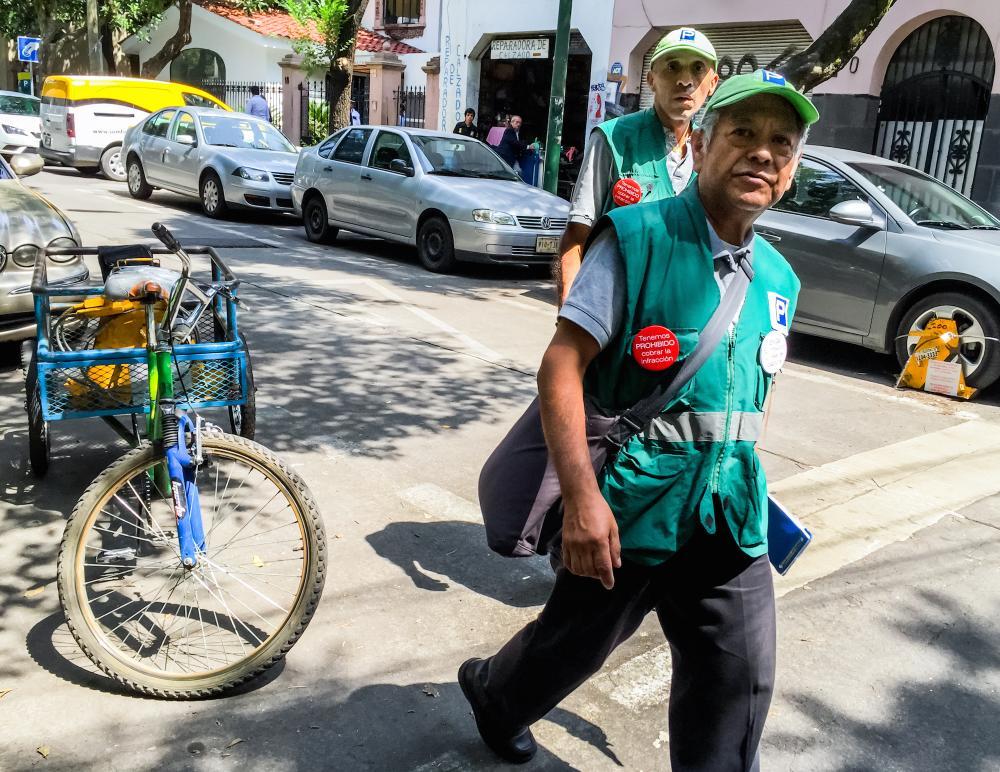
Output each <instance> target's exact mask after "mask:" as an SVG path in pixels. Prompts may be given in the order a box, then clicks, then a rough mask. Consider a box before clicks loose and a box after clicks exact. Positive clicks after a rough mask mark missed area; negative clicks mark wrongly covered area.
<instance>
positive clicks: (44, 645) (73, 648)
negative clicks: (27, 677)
mask: <svg viewBox="0 0 1000 772" xmlns="http://www.w3.org/2000/svg"><path fill="white" fill-rule="evenodd" d="M24 642H25V648H26V649H27V651H28V655H29V656H30V657H31V658H32V660H34V662H35V663H36V664H37V665H38V666H39V667H41V668H42V669H44V670H46V671H47V672H49V673H51V674H52V675H54V676H55V677H56V678H59V679H61V680H63V681H66V682H67V683H71V684H73V685H75V686H81V687H83V688H85V689H93V690H94V691H99V692H104V693H106V694H117V695H120V696H124V697H135V698H138V699H159V698H155V697H151V696H148V695H142V694H138V693H137V692H133V691H130V690H128V689H127V688H125V686H124V685H122V684H121V683H119V682H118V681H116V680H115V679H114V678H111V677H110V676H108V675H106V674H105V673H104V672H103V671H101V670H100V669H99V668H98V667H97V666H96V665H95V664H94V663H93V662H91V661H90V659H89V658H88V657H87V655H86V654H84V653H83V650H82V649H81V648H80V646H79V644H78V643H77V642H76V639H75V638H74V637H73V634H72V633H71V632H70V630H69V627H68V626H67V624H66V618H65V616H64V615H63V612H62V611H56V612H55V613H52V614H49V615H48V616H47V617H45V618H43V619H42V620H40V621H39V622H37V623H36V624H35V625H34V627H32V628H31V629H30V630H29V631H28V634H27V636H25V641H24ZM284 668H285V660H283V659H282V660H279V661H278V662H277V663H276V664H275V665H274V666H272V667H271V668H269V669H268V670H266V671H264V672H263V673H261V674H260V675H259V676H258V677H257V678H254V679H252V680H250V681H249V682H248V683H245V684H241V685H240V686H239V687H238V688H236V689H233V690H232V691H230V692H227V693H226V694H225V695H224V696H225V697H234V696H237V695H240V694H248V693H250V692H254V691H257V690H258V689H261V688H263V687H265V686H267V685H268V684H269V683H271V682H272V681H274V680H275V679H276V678H278V677H279V676H280V675H281V673H282V671H283V670H284Z"/></svg>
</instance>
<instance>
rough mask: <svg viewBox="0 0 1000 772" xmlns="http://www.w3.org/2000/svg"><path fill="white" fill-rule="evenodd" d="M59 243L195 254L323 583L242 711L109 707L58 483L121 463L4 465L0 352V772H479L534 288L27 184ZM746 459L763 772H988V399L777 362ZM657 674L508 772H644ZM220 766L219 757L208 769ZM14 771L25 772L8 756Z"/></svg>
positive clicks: (12, 354) (52, 174)
mask: <svg viewBox="0 0 1000 772" xmlns="http://www.w3.org/2000/svg"><path fill="white" fill-rule="evenodd" d="M28 182H29V184H30V185H31V186H32V187H35V188H37V189H39V190H41V191H42V192H44V193H45V194H46V195H47V196H49V197H50V198H51V199H52V200H53V201H54V202H55V203H57V204H58V205H59V206H61V207H62V208H63V209H64V210H65V211H66V212H67V213H68V214H69V215H70V217H72V218H73V219H74V221H75V222H76V223H77V224H78V226H79V228H80V230H81V232H82V234H83V236H84V239H85V241H86V242H87V243H90V244H96V243H126V242H131V241H151V240H152V237H151V234H150V232H149V226H150V224H151V223H152V222H154V221H156V220H160V221H162V222H165V223H166V224H167V225H168V226H169V227H171V228H172V229H174V231H175V233H176V234H177V235H178V236H179V237H180V238H181V239H182V240H184V241H186V242H187V243H192V244H193V243H207V244H212V245H215V246H218V247H220V248H222V250H223V252H222V253H223V255H224V256H225V258H226V259H227V260H228V261H230V263H231V265H232V267H233V268H234V270H235V272H236V273H237V274H238V275H239V276H240V277H241V278H242V279H243V281H244V284H243V297H244V298H245V300H246V301H247V303H248V304H249V305H250V311H248V312H247V313H246V314H244V316H243V317H242V322H241V323H242V325H243V328H244V330H245V332H246V334H247V336H248V338H249V342H250V346H251V349H252V351H253V357H254V367H255V374H256V379H257V384H258V387H259V392H258V395H257V399H258V406H259V418H258V435H257V439H258V440H259V441H260V442H262V443H264V444H265V445H268V446H269V447H271V448H273V449H275V450H276V451H278V452H279V453H280V454H281V455H282V456H284V457H285V458H287V459H288V460H289V461H290V462H291V463H292V464H293V465H294V466H295V468H296V469H297V470H298V471H299V473H300V474H301V475H303V477H304V478H305V479H306V481H307V482H308V484H309V485H310V486H311V488H312V490H313V492H314V493H315V494H316V498H317V499H318V501H319V502H320V504H321V508H322V511H323V516H324V519H325V522H326V527H327V533H328V537H329V549H330V556H331V561H330V574H329V578H328V580H327V585H326V592H325V595H324V598H323V601H322V603H321V605H320V608H319V611H318V612H317V615H316V617H315V619H314V621H313V623H312V625H311V626H310V628H309V629H308V631H307V632H306V634H305V635H304V637H303V638H302V639H301V641H300V642H299V643H298V644H297V645H296V646H295V648H294V649H293V650H292V651H291V653H290V654H289V656H288V658H287V660H286V661H285V663H284V664H283V665H281V666H279V667H277V668H275V669H274V670H273V671H272V672H271V673H269V674H268V675H267V676H266V677H265V678H263V679H261V680H259V681H258V682H256V683H254V684H252V685H251V686H250V687H248V688H246V689H244V690H243V692H242V693H240V694H238V695H234V696H230V697H228V698H225V699H218V700H210V701H204V702H186V703H184V702H181V703H174V702H171V703H165V702H160V701H156V700H151V699H142V698H137V697H132V696H128V695H125V694H122V693H121V692H120V691H118V690H117V689H116V687H115V686H114V685H113V684H112V683H111V682H110V681H109V680H108V679H107V678H105V677H104V676H102V675H100V674H98V673H96V672H95V671H94V669H93V668H92V667H91V666H90V665H89V663H88V662H87V660H86V659H85V658H84V657H83V656H82V655H81V654H80V653H79V652H78V651H77V650H76V647H75V645H74V643H73V641H72V638H71V636H70V635H69V633H68V632H67V630H66V628H65V625H64V623H63V621H62V616H61V613H60V611H59V605H58V599H57V596H56V588H55V558H56V551H57V548H58V543H59V538H60V534H61V530H62V526H63V521H64V519H65V518H66V516H67V515H68V513H69V512H70V510H71V509H72V507H73V505H74V504H75V502H76V500H77V498H78V497H79V496H80V494H81V492H82V491H83V489H84V488H85V487H86V485H87V484H88V483H89V482H90V481H91V480H92V479H93V478H94V477H95V476H96V475H97V474H98V473H99V471H100V470H101V469H102V468H103V467H104V466H106V465H107V464H108V463H109V462H110V461H111V460H112V459H113V458H115V457H117V456H118V455H119V454H121V453H122V452H123V450H124V446H123V444H122V443H120V442H118V441H116V439H115V437H114V436H113V435H112V434H111V433H110V431H109V430H108V429H107V428H106V427H105V426H103V424H101V423H99V422H95V421H91V422H64V423H57V424H54V425H53V427H52V433H53V462H52V468H51V470H50V472H49V475H48V476H47V477H46V478H45V479H44V480H36V479H35V478H34V477H32V475H31V473H30V471H29V468H28V464H27V459H26V444H27V440H26V432H25V426H26V423H25V416H24V412H23V409H22V403H23V395H22V391H21V374H20V371H19V370H18V367H17V354H16V348H15V347H14V346H6V347H3V348H2V349H0V469H2V472H0V485H2V492H0V561H2V565H3V566H4V569H3V571H2V572H0V604H2V605H0V616H2V619H3V623H2V629H0V650H2V651H3V652H4V653H5V654H6V656H5V657H4V660H3V662H2V664H0V726H2V727H3V742H2V747H0V769H5V770H6V769H11V770H14V769H18V770H19V769H32V768H36V767H37V768H45V769H89V768H95V769H109V770H119V769H120V770H134V769H152V768H157V769H166V770H174V769H176V770H181V769H190V770H230V769H237V768H251V769H267V770H297V769H336V770H355V769H377V770H442V771H450V770H466V769H494V768H502V765H499V764H497V763H496V761H495V759H494V758H493V757H492V756H491V755H490V753H489V752H488V751H487V750H485V748H484V747H483V746H482V745H481V744H480V743H479V741H478V738H477V736H476V734H475V730H474V726H473V723H472V719H471V716H470V715H469V712H468V709H467V706H466V704H465V703H464V701H463V700H462V698H461V695H460V692H459V690H458V687H457V685H456V682H455V671H456V669H457V667H458V665H459V664H460V663H461V662H462V661H463V660H464V659H465V658H467V657H469V656H473V655H486V654H489V653H492V652H493V651H494V650H496V649H497V648H498V647H499V646H500V645H501V644H502V643H503V642H505V641H506V639H507V638H508V637H509V635H510V634H512V633H513V632H514V631H515V630H516V629H517V628H518V627H519V626H520V625H522V624H524V623H525V622H527V621H528V620H530V619H531V618H532V617H533V616H534V615H535V614H536V613H537V611H538V610H539V604H541V603H542V602H543V601H544V599H545V597H546V595H547V592H548V590H549V588H550V586H551V576H550V573H549V570H548V567H547V563H546V561H544V560H519V561H514V560H504V559H502V558H499V557H497V556H495V555H493V554H492V553H490V551H489V550H488V549H487V547H486V545H485V541H484V538H483V531H482V526H481V524H480V523H479V521H478V507H477V505H476V503H475V502H476V480H477V476H478V471H479V468H480V466H481V465H482V462H483V460H484V459H485V458H486V456H487V455H488V454H489V452H490V451H491V450H492V448H493V447H494V445H495V444H496V443H497V442H498V441H499V439H500V438H501V437H502V436H503V434H504V433H505V432H506V430H507V429H508V428H509V426H510V425H511V424H512V422H513V421H514V419H515V418H516V417H517V416H518V415H519V413H520V410H521V409H522V408H523V407H524V406H525V405H526V403H527V402H528V401H529V399H530V398H531V396H532V394H533V390H534V371H535V367H536V366H537V363H538V360H539V357H540V354H541V352H542V350H543V348H544V346H545V344H546V342H547V341H548V339H549V337H550V335H551V333H552V329H553V317H554V308H553V306H552V304H551V295H552V291H551V286H550V283H549V282H548V281H547V279H546V278H545V276H544V272H541V271H539V270H537V269H536V270H534V271H526V270H524V269H520V268H483V267H470V268H468V269H465V270H463V271H461V272H460V273H459V274H458V275H456V276H437V275H433V274H429V273H427V272H425V271H424V270H423V269H422V268H420V266H419V264H418V263H417V260H416V255H415V252H414V250H413V249H412V248H407V247H399V246H395V245H391V244H388V243H384V242H380V241H377V240H371V239H366V238H362V237H355V236H353V235H352V234H346V233H343V234H342V235H341V237H340V238H339V239H338V241H337V243H336V245H335V246H332V247H316V246H313V245H311V244H309V243H308V242H306V241H305V239H304V236H303V233H302V228H301V225H300V224H299V223H297V222H296V221H295V220H293V219H292V218H288V217H283V216H275V217H266V216H260V215H256V214H255V215H250V214H244V215H236V216H234V217H233V218H232V219H231V220H227V221H223V222H216V221H211V220H207V219H206V218H204V217H203V216H202V215H201V214H200V212H199V210H198V207H197V204H196V202H194V201H186V200H184V199H181V198H180V197H177V196H174V195H170V194H163V193H156V194H154V196H153V198H152V199H150V200H149V201H146V202H136V201H133V200H131V199H130V198H129V197H128V194H127V190H126V188H125V186H124V184H121V185H118V184H113V183H110V182H107V181H105V180H103V179H91V178H84V177H82V176H79V175H78V174H77V173H76V172H73V171H71V170H48V171H46V172H43V173H42V174H40V175H38V176H37V177H34V178H32V179H30V180H29V181H28ZM791 345H792V355H793V358H792V362H791V364H789V366H788V367H787V368H786V371H785V373H784V374H783V375H782V376H781V378H780V381H781V382H780V385H779V386H778V388H777V389H776V391H775V397H774V400H773V404H772V411H771V415H770V418H769V421H768V425H767V430H766V435H765V437H764V440H763V442H762V452H761V456H762V458H763V460H764V464H765V466H766V467H767V470H768V474H769V479H770V480H771V483H772V488H773V489H774V490H775V491H777V492H778V494H779V496H780V497H781V498H782V500H783V501H785V503H786V504H789V505H790V506H791V508H792V509H793V510H794V511H796V512H798V513H799V514H801V515H802V517H803V519H804V520H805V521H806V522H807V524H808V525H810V527H812V528H813V530H814V531H815V532H816V543H815V544H814V546H812V547H811V548H810V550H809V552H808V553H807V555H806V556H805V557H804V558H803V559H802V560H801V561H800V563H798V564H797V565H796V566H795V568H794V569H793V571H792V572H791V574H790V575H789V576H788V577H786V578H784V579H782V580H780V581H779V582H778V588H779V593H780V595H781V597H780V600H779V611H778V614H779V671H778V691H777V694H776V696H775V699H774V703H773V706H772V711H771V715H770V719H769V722H768V725H767V728H766V730H765V736H764V745H763V749H762V755H763V760H764V767H765V768H766V769H770V770H810V771H812V770H868V769H871V770H928V771H930V770H935V771H936V770H976V771H979V770H996V769H998V768H1000V733H998V732H997V730H996V727H997V716H998V715H1000V634H998V633H1000V623H998V622H997V619H998V618H1000V582H998V580H997V577H998V576H1000V475H998V474H997V471H996V470H997V469H998V463H1000V432H998V431H997V430H998V428H1000V409H998V397H1000V393H997V392H994V393H992V394H991V393H987V394H985V395H982V397H981V398H979V399H977V400H975V401H973V402H969V403H964V402H956V401H951V400H948V399H945V398H940V397H935V396H931V395H925V394H919V393H914V392H902V391H896V390H894V389H893V387H892V383H893V377H892V376H893V371H894V362H893V361H892V360H891V359H889V358H888V357H883V356H878V355H874V354H871V353H868V352H864V351H860V350H857V349H853V348H851V347H849V346H843V345H839V344H833V343H827V342H823V341H818V340H815V339H810V338H806V337H802V336H793V337H792V341H791ZM668 694H669V652H668V651H667V649H666V647H665V646H663V641H662V636H661V634H660V632H659V629H658V627H657V626H656V625H655V623H654V622H653V621H648V622H647V624H646V625H644V626H643V628H642V629H641V630H640V632H639V633H638V634H637V635H636V636H635V637H634V638H633V639H632V640H630V641H629V642H628V643H626V644H625V645H623V646H622V647H621V649H620V650H619V651H617V652H616V653H615V654H614V655H613V657H612V658H611V660H610V661H609V662H608V664H607V666H606V667H605V669H604V670H603V671H602V672H601V674H599V675H598V676H597V677H595V678H594V679H592V680H591V681H590V682H589V683H588V684H586V685H584V686H583V687H582V688H581V689H580V690H578V692H577V693H575V694H574V695H572V696H571V697H570V698H569V699H567V700H566V701H565V702H564V704H563V705H561V706H560V707H559V708H558V709H557V710H555V711H554V712H553V713H552V714H551V715H550V716H549V717H547V718H546V719H545V720H543V721H542V722H540V723H539V724H538V725H537V727H536V736H537V738H538V740H539V743H540V745H541V750H540V753H539V754H538V757H537V758H536V760H535V761H534V762H533V763H532V764H531V765H529V767H528V768H529V769H536V770H558V769H582V770H606V769H623V768H624V769H637V770H666V769H668V768H669V762H668V755H667V742H666V740H667V736H666V732H665V730H666V720H665V715H666V701H667V698H668ZM235 740H240V741H241V742H238V743H236V744H233V742H234V741H235ZM39 748H44V749H45V751H46V752H47V757H43V755H42V754H41V753H40V752H39V751H38V750H37V749H39Z"/></svg>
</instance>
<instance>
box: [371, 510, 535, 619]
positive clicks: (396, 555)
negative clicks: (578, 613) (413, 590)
mask: <svg viewBox="0 0 1000 772" xmlns="http://www.w3.org/2000/svg"><path fill="white" fill-rule="evenodd" d="M365 538H366V539H367V541H368V543H369V544H370V545H371V546H372V549H374V550H375V552H376V553H377V554H378V555H379V556H380V557H383V558H385V559H386V560H389V561H391V562H392V563H395V564H396V565H397V566H399V567H400V568H401V569H402V570H403V572H404V573H405V574H406V575H407V576H408V577H409V578H410V581H412V582H413V585H414V586H415V587H417V588H418V589H421V590H427V591H428V592H444V591H446V590H448V589H450V587H451V586H450V585H449V584H448V582H446V581H442V580H441V579H439V578H437V577H436V576H432V575H431V574H438V575H442V576H445V577H447V578H448V579H449V580H451V581H452V582H456V583H458V584H461V585H463V586H465V587H467V588H469V589H470V590H472V591H473V592H475V593H478V594H479V595H483V596H485V597H487V598H493V599H494V600H497V601H500V602H501V603H505V604H507V605H508V606H513V607H515V608H527V607H530V606H540V605H542V604H543V603H545V601H546V600H547V599H548V597H549V593H550V592H551V590H552V584H553V582H554V581H555V577H554V576H553V575H552V572H551V571H550V570H549V567H548V562H547V560H546V559H544V558H504V557H501V556H500V555H497V554H496V553H494V552H491V551H490V550H489V548H488V547H487V546H486V534H485V533H484V531H483V527H482V526H481V525H478V524H476V523H466V522H461V521H449V522H426V523H421V522H403V523H390V524H389V525H387V526H386V527H385V528H383V529H382V530H381V531H377V532H376V533H373V534H370V535H368V536H367V537H365Z"/></svg>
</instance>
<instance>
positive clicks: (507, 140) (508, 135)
mask: <svg viewBox="0 0 1000 772" xmlns="http://www.w3.org/2000/svg"><path fill="white" fill-rule="evenodd" d="M522 122H523V121H522V120H521V116H520V115H512V116H510V126H508V127H507V129H506V130H505V131H504V133H503V137H502V138H501V139H500V144H499V145H497V148H496V151H497V155H499V156H500V157H501V158H502V159H503V160H504V161H506V162H507V164H508V165H510V166H511V167H513V166H514V165H515V164H516V163H517V162H518V161H520V160H521V156H523V155H524V153H525V151H526V150H527V149H528V144H527V143H526V142H522V141H521V124H522Z"/></svg>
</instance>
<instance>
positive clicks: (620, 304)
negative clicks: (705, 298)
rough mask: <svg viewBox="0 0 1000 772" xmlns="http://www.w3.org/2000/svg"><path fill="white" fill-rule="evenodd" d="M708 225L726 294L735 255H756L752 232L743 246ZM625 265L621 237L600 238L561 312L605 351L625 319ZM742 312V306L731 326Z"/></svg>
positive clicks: (606, 234)
mask: <svg viewBox="0 0 1000 772" xmlns="http://www.w3.org/2000/svg"><path fill="white" fill-rule="evenodd" d="M706 224H707V225H708V240H709V249H710V250H711V252H712V254H713V255H714V256H715V281H716V282H717V283H718V285H719V292H720V293H721V292H724V291H725V290H726V288H727V287H728V286H729V284H730V282H732V280H733V276H735V259H734V255H735V254H736V252H737V251H739V250H741V249H746V250H748V251H749V252H750V253H751V254H752V252H753V236H754V234H753V229H751V230H750V233H749V234H748V235H747V238H746V240H745V241H744V242H743V244H741V245H740V246H738V247H737V246H735V245H733V244H729V243H727V242H725V241H723V240H722V239H720V238H719V236H718V234H717V233H716V232H715V229H714V228H713V227H712V223H710V222H708V221H707V220H706ZM625 303H626V298H625V264H624V262H623V260H622V256H621V252H620V251H619V249H618V238H617V236H616V235H615V234H614V231H612V230H611V229H610V228H609V229H607V230H605V231H604V232H603V233H601V235H599V236H598V237H597V238H596V239H595V240H594V243H593V244H591V245H590V248H589V249H588V250H587V254H586V259H585V260H584V261H583V264H582V265H581V266H580V272H579V273H578V274H577V275H576V279H575V280H574V281H573V286H572V287H571V288H570V291H569V296H568V297H567V298H566V302H565V303H564V304H563V307H562V308H561V309H559V318H560V319H569V320H570V321H571V322H573V323H574V324H577V325H579V326H580V327H582V328H583V329H584V330H586V331H587V332H588V333H590V335H591V336H592V337H593V338H594V340H596V341H597V343H598V345H599V346H600V347H601V349H603V348H604V347H605V346H607V345H608V342H609V341H611V340H612V339H613V338H614V337H615V335H616V334H617V333H618V332H619V331H620V330H621V326H622V324H623V322H624V319H625ZM742 310H743V306H742V305H741V306H740V308H739V310H738V311H737V312H736V316H735V317H734V318H733V321H732V322H731V323H730V326H732V325H733V324H735V323H736V321H737V320H738V319H739V317H740V312H741V311H742Z"/></svg>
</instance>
